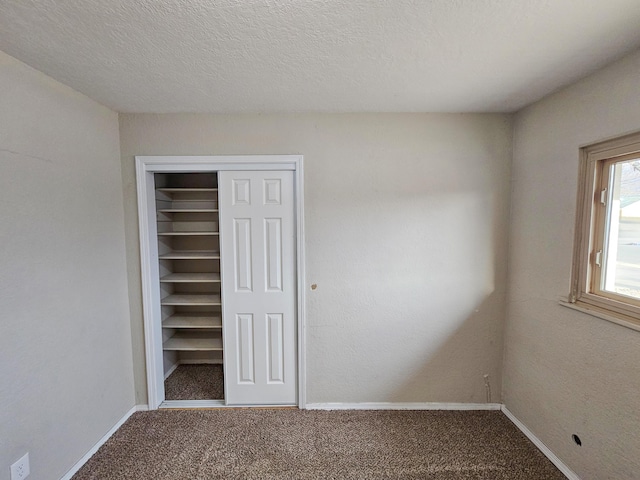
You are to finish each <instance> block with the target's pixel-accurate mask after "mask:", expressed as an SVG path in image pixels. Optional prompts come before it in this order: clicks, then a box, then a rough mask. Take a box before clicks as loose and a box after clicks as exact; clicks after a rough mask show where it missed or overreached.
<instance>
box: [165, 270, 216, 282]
mask: <svg viewBox="0 0 640 480" xmlns="http://www.w3.org/2000/svg"><path fill="white" fill-rule="evenodd" d="M160 281H161V282H163V283H219V282H220V274H219V273H217V272H212V273H169V274H168V275H165V276H164V277H162V278H161V279H160Z"/></svg>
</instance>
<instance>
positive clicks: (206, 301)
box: [160, 293, 222, 305]
mask: <svg viewBox="0 0 640 480" xmlns="http://www.w3.org/2000/svg"><path fill="white" fill-rule="evenodd" d="M160 304H161V305H222V301H221V299H220V295H203V294H200V295H191V294H190V295H187V294H181V293H174V294H173V295H168V296H166V297H164V298H163V299H162V300H161V301H160Z"/></svg>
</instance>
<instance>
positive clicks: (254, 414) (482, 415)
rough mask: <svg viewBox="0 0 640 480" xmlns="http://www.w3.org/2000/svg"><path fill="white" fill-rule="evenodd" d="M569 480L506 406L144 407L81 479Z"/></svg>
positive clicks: (78, 476) (76, 479)
mask: <svg viewBox="0 0 640 480" xmlns="http://www.w3.org/2000/svg"><path fill="white" fill-rule="evenodd" d="M564 478H565V477H564V476H563V475H562V474H561V473H560V471H558V470H557V469H556V468H555V467H554V466H553V464H551V462H549V461H548V460H547V459H546V457H544V455H542V453H541V452H540V451H539V450H537V449H536V448H535V446H534V445H533V444H532V443H531V442H530V441H529V440H528V439H527V438H526V437H525V436H524V435H523V434H522V433H521V432H520V431H519V430H518V429H517V428H516V427H515V426H514V425H513V424H512V423H511V422H510V421H509V420H508V419H507V418H506V417H505V416H504V415H503V414H502V413H501V412H497V411H480V412H451V411H437V412H434V411H334V412H326V411H306V410H297V409H213V410H156V411H151V412H138V413H135V414H134V415H133V416H132V417H131V418H130V419H129V420H127V422H125V424H124V425H123V426H122V427H121V428H120V429H119V430H118V431H117V432H116V433H115V434H114V435H113V436H112V437H111V438H110V439H109V440H108V441H107V442H106V443H105V445H103V446H102V448H100V450H98V452H97V453H96V454H95V455H94V456H93V457H92V458H91V459H90V460H89V462H87V463H86V464H85V465H84V467H82V469H81V470H80V471H79V472H78V473H77V474H76V475H75V476H74V477H73V480H87V479H95V480H97V479H100V480H116V479H118V480H122V479H137V480H146V479H149V480H179V479H180V480H181V479H184V480H187V479H189V480H193V479H196V480H204V479H264V480H270V479H358V480H360V479H362V480H364V479H446V480H453V479H491V480H560V479H564Z"/></svg>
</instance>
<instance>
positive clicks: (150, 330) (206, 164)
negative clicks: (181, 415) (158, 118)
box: [135, 155, 306, 410]
mask: <svg viewBox="0 0 640 480" xmlns="http://www.w3.org/2000/svg"><path fill="white" fill-rule="evenodd" d="M135 159H136V183H137V189H138V225H139V230H140V264H141V277H142V307H143V317H144V340H145V359H146V372H147V395H148V404H149V409H152V410H155V409H157V408H158V407H159V406H160V404H161V403H162V401H163V400H164V398H163V395H162V392H163V391H164V385H163V384H162V381H163V379H164V375H163V373H164V372H163V362H162V325H161V323H160V320H159V319H160V310H159V308H160V287H159V285H158V282H156V281H152V279H157V278H158V275H159V273H158V245H157V242H156V229H157V226H156V217H155V211H156V210H155V208H156V207H155V186H154V177H153V174H154V173H171V172H174V173H190V172H217V171H220V170H236V171H238V170H293V171H294V183H295V185H294V189H295V220H296V260H295V262H296V276H297V279H296V282H297V283H296V286H297V290H298V291H297V296H296V299H297V305H296V314H297V317H298V318H297V336H298V339H297V355H298V398H297V403H298V407H300V408H305V405H306V351H305V344H306V342H305V338H306V333H305V332H306V330H305V325H306V322H305V308H304V305H305V303H304V293H305V262H304V171H303V157H302V155H224V156H219V155H212V156H136V157H135Z"/></svg>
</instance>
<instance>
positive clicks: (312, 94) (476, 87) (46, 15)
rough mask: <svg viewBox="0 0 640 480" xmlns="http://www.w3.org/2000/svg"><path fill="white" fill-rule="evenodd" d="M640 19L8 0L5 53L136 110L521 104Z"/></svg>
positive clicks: (399, 6) (165, 1)
mask: <svg viewBox="0 0 640 480" xmlns="http://www.w3.org/2000/svg"><path fill="white" fill-rule="evenodd" d="M638 25H640V2H639V1H638V0H389V1H382V0H378V1H376V0H82V1H77V0H76V1H74V0H0V50H3V51H4V52H6V53H8V54H10V55H12V56H14V57H16V58H18V59H20V60H22V61H23V62H25V63H27V64H29V65H31V66H32V67H34V68H36V69H38V70H40V71H42V72H44V73H47V74H48V75H50V76H52V77H54V78H56V79H57V80H59V81H61V82H62V83H65V84H67V85H69V86H71V87H73V88H75V89H76V90H79V91H80V92H83V93H85V94H86V95H88V96H90V97H92V98H94V99H95V100H97V101H99V102H101V103H103V104H105V105H107V106H109V107H111V108H113V109H115V110H117V111H121V112H157V113H160V112H300V111H330V112H354V111H355V112H389V111H395V112H399V111H402V112H471V111H514V110H517V109H518V108H520V107H522V106H524V105H526V104H528V103H531V102H532V101H535V100H537V99H538V98H540V97H542V96H544V95H546V94H547V93H549V92H551V91H554V90H556V89H558V88H559V87H561V86H563V85H566V84H568V83H570V82H572V81H575V80H577V79H579V78H581V77H583V76H584V75H586V74H588V73H590V72H592V71H593V70H595V69H597V68H599V67H601V66H603V65H604V64H606V63H608V62H610V61H612V60H615V59H616V58H618V57H620V56H622V55H623V54H625V53H628V52H629V51H631V50H634V49H635V48H637V47H638V46H640V28H638Z"/></svg>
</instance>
